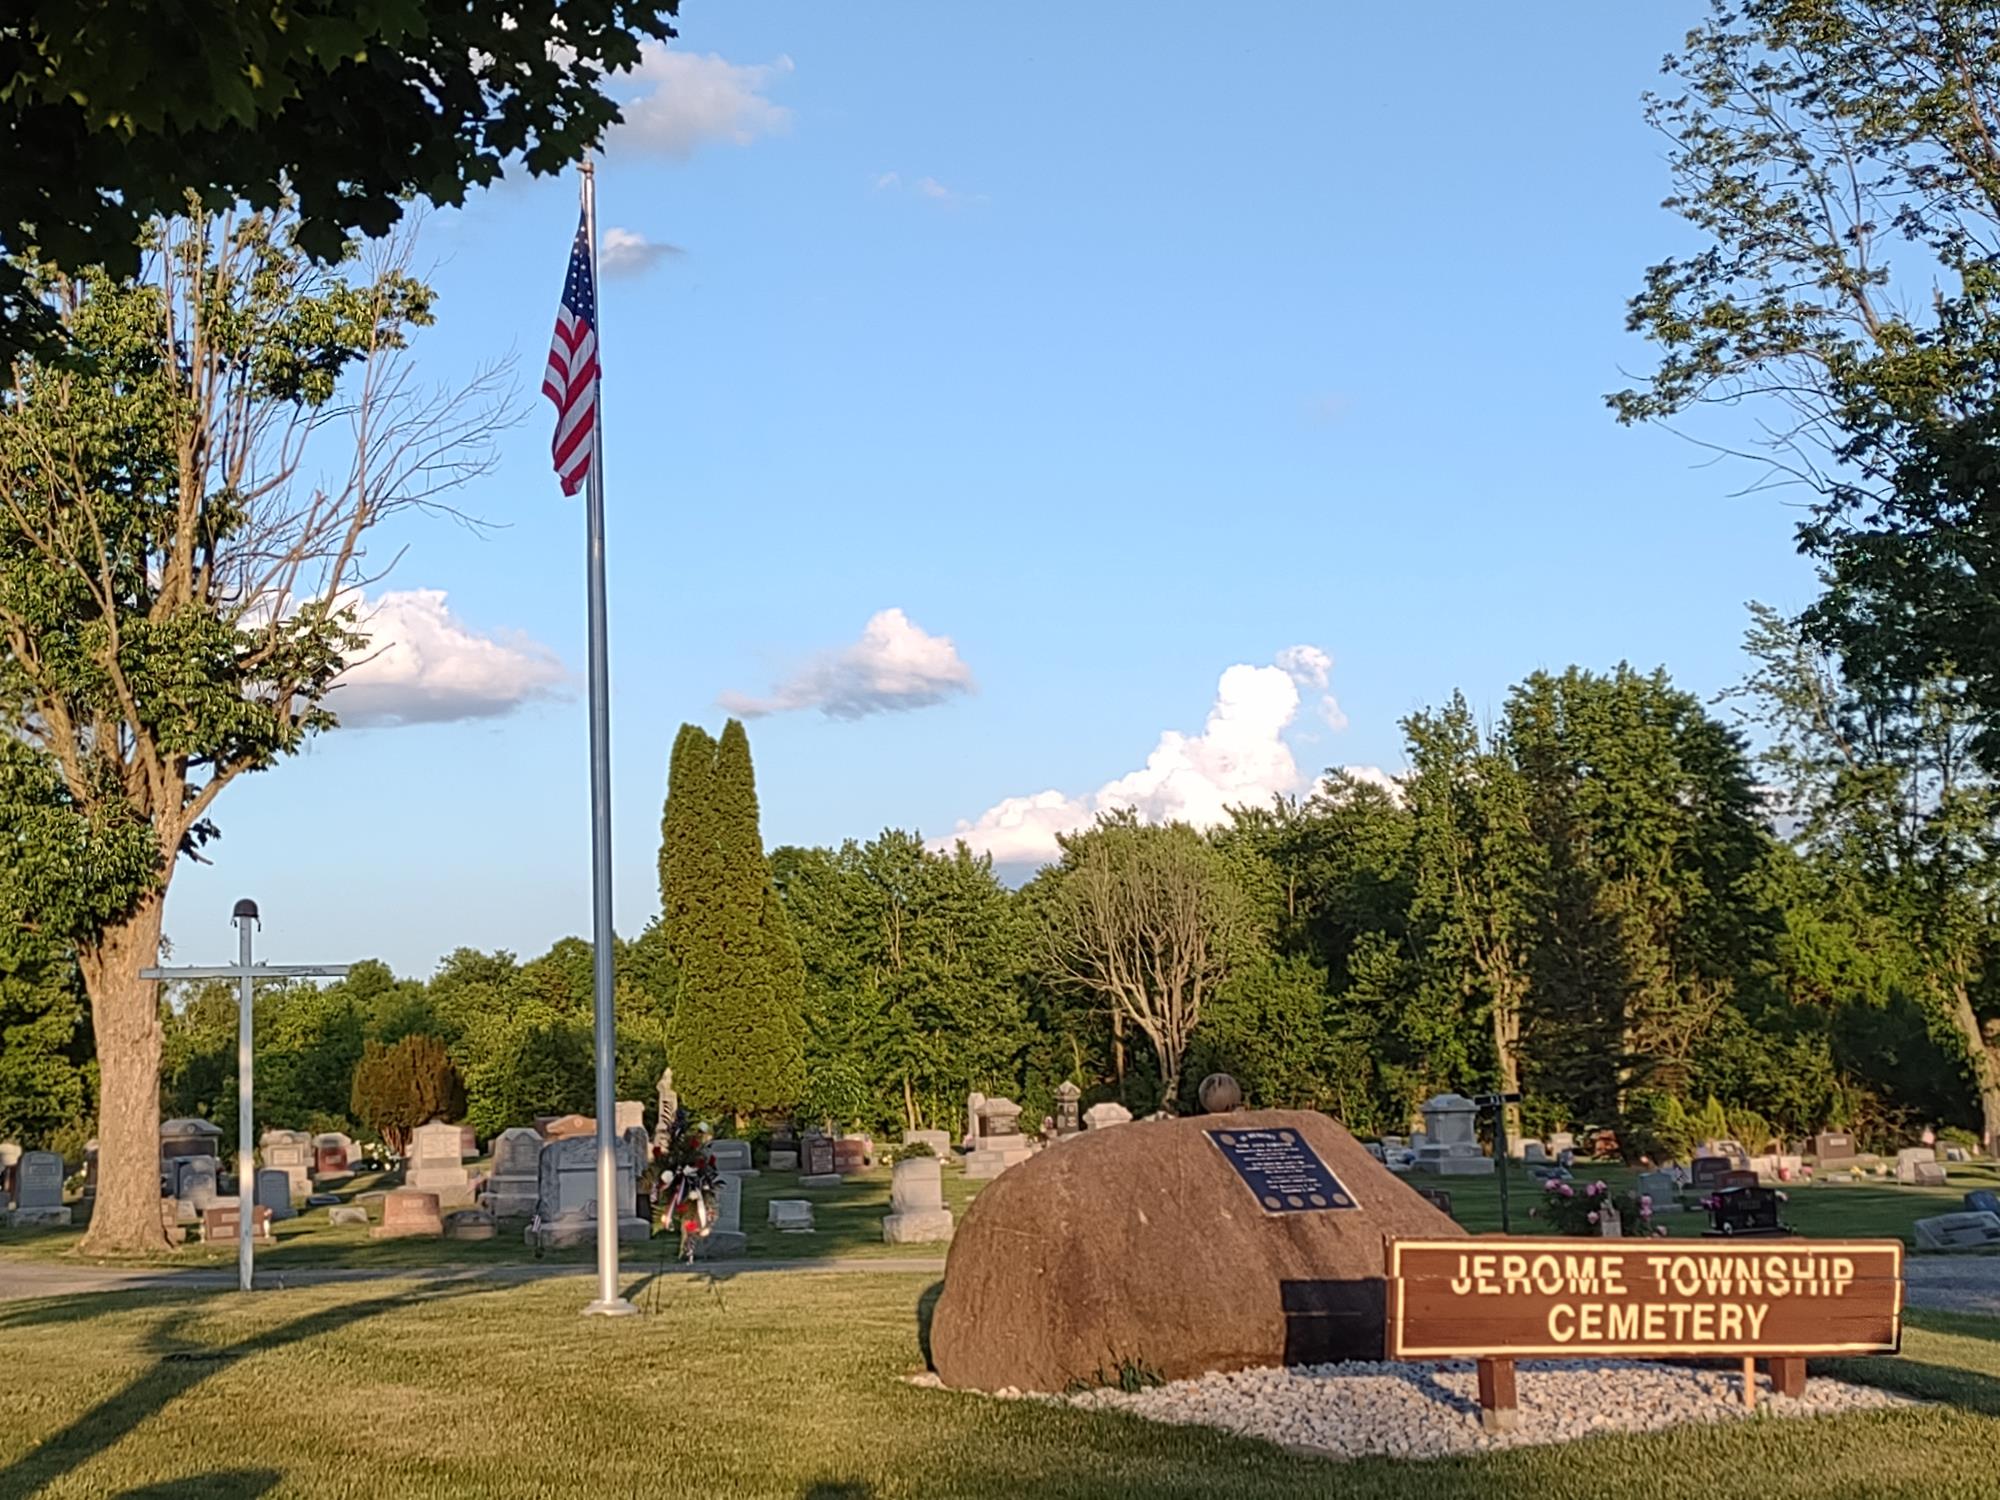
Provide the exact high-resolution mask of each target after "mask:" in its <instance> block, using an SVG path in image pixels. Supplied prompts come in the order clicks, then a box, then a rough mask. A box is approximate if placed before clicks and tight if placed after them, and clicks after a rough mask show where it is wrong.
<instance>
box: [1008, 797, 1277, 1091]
mask: <svg viewBox="0 0 2000 1500" xmlns="http://www.w3.org/2000/svg"><path fill="white" fill-rule="evenodd" d="M1061 843H1062V851H1063V857H1062V863H1061V864H1060V865H1059V866H1058V867H1057V868H1056V869H1055V870H1053V871H1051V872H1049V874H1048V875H1047V876H1046V877H1045V880H1046V892H1045V895H1044V896H1043V899H1042V900H1041V902H1040V903H1039V907H1038V910H1039V912H1040V915H1041V920H1042V944H1043V952H1044V954H1045V956H1046V958H1047V961H1048V962H1049V964H1050V966H1051V968H1052V969H1053V970H1054V972H1055V973H1056V975H1058V976H1059V977H1060V979H1061V981H1062V982H1063V983H1065V984H1067V985H1069V986H1071V987H1072V988H1074V989H1076V990H1077V991H1079V992H1081V993H1083V994H1086V995H1089V996H1091V997H1092V998H1093V999H1094V1000H1096V1001H1097V1003H1098V1004H1100V1005H1102V1006H1104V1007H1105V1008H1106V1009H1108V1010H1111V1011H1112V1012H1114V1013H1115V1014H1117V1015H1119V1016H1122V1017H1123V1018H1124V1020H1125V1022H1126V1024H1127V1025H1129V1026H1131V1027H1133V1028H1134V1029H1136V1030H1137V1031H1138V1032H1139V1033H1140V1034H1141V1035H1143V1036H1144V1037H1145V1038H1146V1039H1147V1041H1149V1042H1151V1043H1152V1045H1153V1051H1154V1054H1155V1056H1157V1057H1158V1059H1159V1064H1160V1093H1161V1103H1162V1106H1163V1107H1164V1108H1168V1109H1172V1108H1173V1107H1174V1106H1175V1104H1176V1103H1177V1101H1178V1099H1179V1095H1180V1078H1181V1062H1182V1059H1183V1058H1184V1057H1185V1056H1186V1053H1187V1050H1188V1042H1189V1041H1190V1039H1191V1038H1192V1037H1193V1035H1194V1031H1195V1028H1196V1026H1198V1025H1199V1024H1200V1022H1201V1017H1202V1010H1203V1007H1204V1006H1206V1005H1207V1004H1208V1003H1209V1002H1210V1001H1211V1000H1213V999H1214V997H1215V994H1216V992H1217V990H1218V989H1220V988H1221V986H1222V984H1223V983H1224V981H1225V980H1227V979H1228V978H1229V977H1230V975H1231V974H1232V973H1233V972H1235V971H1236V970H1237V969H1239V968H1241V967H1243V966H1244V965H1245V964H1246V963H1248V962H1249V961H1251V960H1252V959H1253V958H1254V957H1255V956H1256V954H1257V952H1258V951H1259V949H1260V947H1261V934H1260V933H1259V932H1258V930H1257V926H1256V922H1255V916H1254V911H1253V908H1252V906H1251V904H1250V901H1249V899H1248V897H1247V895H1246V893H1245V892H1244V890H1243V887H1242V885H1241V884H1240V883H1239V881H1238V879H1237V877H1236V874H1235V872H1234V871H1233V870H1232V868H1231V865H1230V862H1229V860H1228V858H1227V857H1226V856H1225V855H1224V854H1223V853H1222V851H1221V850H1219V849H1217V848H1216V847H1215V846H1214V845H1213V844H1211V843H1210V842H1209V841H1208V840H1206V839H1204V838H1203V837H1202V836H1201V835H1200V834H1198V833H1196V832H1195V831H1194V829H1192V828H1190V827H1188V826H1187V825H1186V824H1184V823H1173V824H1167V825H1165V826H1161V825H1156V824H1146V823H1141V822H1140V821H1139V820H1138V818H1137V817H1136V816H1135V815H1133V814H1131V813H1129V812H1126V813H1111V814H1104V815H1101V816H1100V817H1099V818H1098V821H1097V823H1096V825H1095V826H1094V827H1091V828H1087V829H1085V830H1083V831H1082V832H1079V833H1073V834H1065V835H1063V836H1062V839H1061Z"/></svg>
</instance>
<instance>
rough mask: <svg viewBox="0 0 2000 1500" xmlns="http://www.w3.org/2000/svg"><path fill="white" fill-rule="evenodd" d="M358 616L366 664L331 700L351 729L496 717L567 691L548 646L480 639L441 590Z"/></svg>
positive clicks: (416, 592) (392, 596)
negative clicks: (366, 640) (364, 640)
mask: <svg viewBox="0 0 2000 1500" xmlns="http://www.w3.org/2000/svg"><path fill="white" fill-rule="evenodd" d="M360 613H361V624H360V629H361V630H362V632H364V633H365V634H366V635H367V636H368V637H369V644H368V650H367V653H366V656H365V659H362V660H358V661H356V663H355V665H353V666H351V667H349V668H348V669H347V670H346V671H345V672H343V673H341V675H340V677H339V679H338V680H337V681H336V682H335V684H334V690H333V692H332V694H331V695H330V696H329V697H328V699H327V706H328V707H330V708H331V709H332V710H333V711H334V712H335V713H336V714H338V715H339V716H340V722H341V723H342V724H344V725H347V726H349V727H351V728H370V727H380V726H385V725H395V724H441V723H447V722H450V721H453V720H459V719H491V718H497V717H499V716H500V715H502V714H506V713H511V712H512V711H513V710H514V709H516V708H519V707H521V706H522V705H523V704H526V703H532V702H535V701H537V700H540V699H544V698H552V697H558V696H561V695H562V694H563V693H564V691H565V690H566V689H567V687H568V683H569V674H568V673H567V672H566V671H565V670H564V668H563V664H562V662H561V661H560V660H559V659H558V658H557V657H556V654H555V653H554V652H553V651H551V650H549V648H548V647H546V646H543V645H541V644H539V643H537V642H535V641H532V640H529V639H528V638H527V637H525V636H520V635H515V634H512V633H508V634H502V635H479V634H477V633H475V632H474V631H472V630H470V629H468V628H467V626H466V625H465V623H464V622H463V621H462V620H460V619H459V618H458V617H457V616H455V615H453V614H452V612H451V609H450V608H449V606H448V605H447V604H446V602H445V591H444V590H443V589H409V590H406V591H402V592H396V593H388V594H384V595H382V597H381V598H379V599H377V600H376V601H375V602H374V603H373V604H372V605H364V606H363V607H362V609H361V612H360Z"/></svg>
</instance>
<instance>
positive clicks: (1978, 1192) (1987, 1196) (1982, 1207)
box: [1965, 1188, 2000, 1214]
mask: <svg viewBox="0 0 2000 1500" xmlns="http://www.w3.org/2000/svg"><path fill="white" fill-rule="evenodd" d="M1965 1211H1966V1212H1967V1213H1969V1214H2000V1193H1996V1192H1994V1191H1993V1189H1992V1188H1974V1189H1973V1190H1972V1191H1971V1192H1969V1193H1967V1194H1966V1195H1965Z"/></svg>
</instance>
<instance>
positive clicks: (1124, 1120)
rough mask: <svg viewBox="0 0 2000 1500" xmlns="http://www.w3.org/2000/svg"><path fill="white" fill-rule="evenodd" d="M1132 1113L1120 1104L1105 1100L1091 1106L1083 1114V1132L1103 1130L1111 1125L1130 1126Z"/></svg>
mask: <svg viewBox="0 0 2000 1500" xmlns="http://www.w3.org/2000/svg"><path fill="white" fill-rule="evenodd" d="M1131 1123H1132V1111H1131V1110H1129V1109H1127V1108H1126V1107H1125V1106H1124V1105H1122V1104H1117V1103H1114V1102H1112V1101H1111V1100H1109V1099H1107V1100H1105V1101H1104V1102H1103V1103H1102V1104H1093V1105H1091V1106H1090V1108H1089V1109H1086V1110H1085V1111H1084V1112H1083V1128H1084V1129H1085V1130H1103V1129H1105V1128H1107V1127H1109V1126H1112V1125H1130V1124H1131Z"/></svg>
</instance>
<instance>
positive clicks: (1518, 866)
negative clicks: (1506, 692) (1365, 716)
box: [1403, 694, 1544, 1140]
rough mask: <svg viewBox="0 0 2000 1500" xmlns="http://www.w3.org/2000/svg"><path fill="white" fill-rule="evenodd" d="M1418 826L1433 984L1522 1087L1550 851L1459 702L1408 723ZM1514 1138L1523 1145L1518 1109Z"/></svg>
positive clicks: (1420, 903)
mask: <svg viewBox="0 0 2000 1500" xmlns="http://www.w3.org/2000/svg"><path fill="white" fill-rule="evenodd" d="M1403 733H1404V738H1405V742H1406V744H1407V746H1408V751H1409V758H1410V774H1409V775H1408V776H1407V777H1405V778H1404V781H1403V786H1404V789H1405V795H1406V797H1407V798H1408V801H1409V806H1410V812H1411V817H1412V821H1413V824H1414V848H1415V875H1414V890H1413V892H1412V900H1411V903H1410V919H1411V924H1412V927H1413V928H1414V932H1415V941H1416V942H1417V943H1418V944H1419V945H1420V946H1421V948H1422V951H1423V970H1424V974H1425V978H1426V981H1427V982H1428V983H1430V984H1432V985H1435V986H1438V987H1440V988H1441V989H1442V990H1443V991H1444V993H1445V995H1446V996H1449V997H1451V998H1452V999H1455V1000H1456V1001H1458V1003H1459V1005H1460V1006H1462V1007H1463V1010H1464V1012H1465V1014H1466V1015H1467V1016H1468V1017H1469V1018H1470V1017H1480V1016H1483V1017H1484V1018H1485V1019H1486V1025H1487V1030H1488V1033H1489V1035H1490V1038H1491V1048H1492V1059H1493V1071H1494V1074H1495V1076H1496V1078H1497V1081H1498V1083H1499V1086H1500V1090H1501V1092H1503V1093H1509V1094H1512V1093H1518V1092H1519V1091H1520V1088H1521V1027H1522V1020H1523V1016H1524V1015H1525V1013H1526V1009H1527V1001H1528V985H1529V975H1530V968H1531V963H1532V957H1533V930H1532V929H1533V920H1534V910H1535V893H1536V890H1537V888H1538V885H1539V884H1540V882H1541V879H1542V876H1543V870H1542V866H1543V862H1544V861H1543V857H1542V849H1541V847H1540V846H1539V845H1538V844H1537V843H1536V841H1535V839H1534V837H1533V830H1532V828H1531V826H1530V820H1529V816H1528V789H1527V784H1526V782H1525V781H1524V779H1523V778H1522V776H1521V774H1520V771H1519V769H1518V768H1517V767H1516V766H1515V765H1514V764H1513V763H1512V761H1511V760H1510V759H1509V758H1508V757H1507V755H1506V754H1505V752H1504V749H1502V748H1498V747H1494V746H1490V745H1488V744H1486V743H1484V741H1483V739H1482V736H1481V735H1480V732H1479V726H1478V725H1477V724H1476V723H1475V722H1474V720H1473V717H1472V710H1471V709H1470V708H1469V707H1468V706H1467V704H1466V701H1465V699H1464V697H1463V696H1462V695H1459V694H1454V695H1453V697H1452V700H1451V702H1450V703H1449V704H1447V705H1446V706H1445V707H1444V708H1443V709H1442V710H1440V711H1438V712H1436V713H1419V714H1413V715H1412V716H1411V717H1409V718H1408V719H1406V720H1404V722H1403ZM1507 1128H1508V1134H1509V1135H1510V1137H1511V1138H1512V1139H1514V1140H1519V1139H1521V1117H1520V1107H1519V1106H1518V1105H1509V1106H1507Z"/></svg>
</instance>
